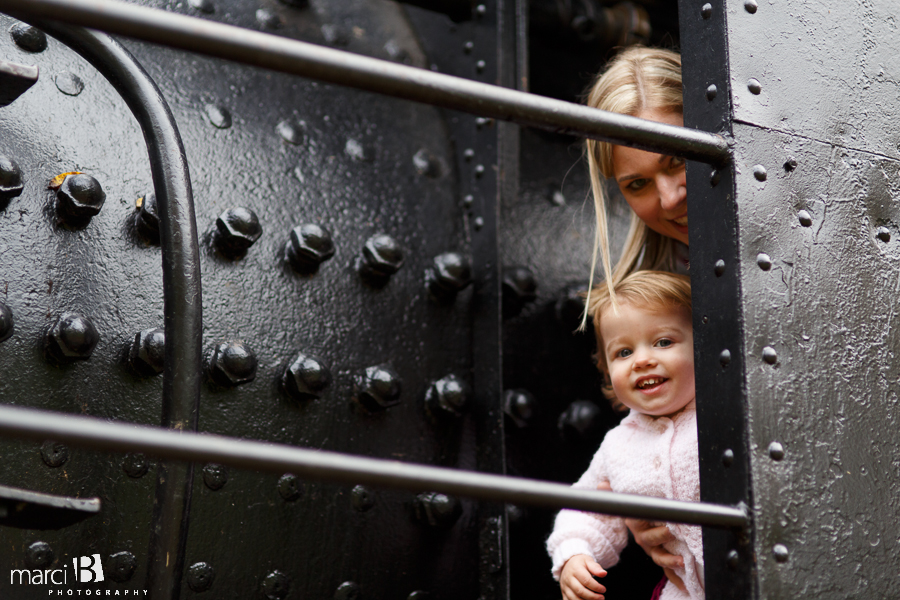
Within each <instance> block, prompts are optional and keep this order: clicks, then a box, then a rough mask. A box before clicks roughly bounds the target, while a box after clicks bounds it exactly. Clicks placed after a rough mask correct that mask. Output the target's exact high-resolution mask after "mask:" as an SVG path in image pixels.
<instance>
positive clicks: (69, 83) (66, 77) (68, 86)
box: [54, 71, 84, 96]
mask: <svg viewBox="0 0 900 600" xmlns="http://www.w3.org/2000/svg"><path fill="white" fill-rule="evenodd" d="M54 81H55V83H56V89H58V90H59V91H61V92H62V93H63V94H65V95H66V96H77V95H78V94H80V93H81V92H83V91H84V82H83V81H82V80H81V78H80V77H79V76H78V75H76V74H75V73H70V72H69V71H63V72H62V73H60V74H59V75H57V76H56V79H55V80H54Z"/></svg>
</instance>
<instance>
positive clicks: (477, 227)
mask: <svg viewBox="0 0 900 600" xmlns="http://www.w3.org/2000/svg"><path fill="white" fill-rule="evenodd" d="M473 225H475V231H481V228H482V227H484V219H482V218H481V217H475V221H474V222H473Z"/></svg>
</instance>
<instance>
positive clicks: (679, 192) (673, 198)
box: [657, 171, 687, 211]
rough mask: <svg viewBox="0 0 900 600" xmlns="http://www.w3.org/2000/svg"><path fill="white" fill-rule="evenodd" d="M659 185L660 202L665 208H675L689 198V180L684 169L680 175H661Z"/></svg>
mask: <svg viewBox="0 0 900 600" xmlns="http://www.w3.org/2000/svg"><path fill="white" fill-rule="evenodd" d="M657 187H658V189H659V204H660V207H662V209H663V210H666V211H672V210H675V209H677V208H678V207H679V206H680V205H682V204H684V202H685V200H686V199H687V182H686V178H685V175H684V172H683V171H682V172H681V173H679V174H678V175H663V176H661V177H660V178H659V182H658V183H657Z"/></svg>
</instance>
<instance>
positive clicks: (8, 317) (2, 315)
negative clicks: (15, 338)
mask: <svg viewBox="0 0 900 600" xmlns="http://www.w3.org/2000/svg"><path fill="white" fill-rule="evenodd" d="M12 334H13V314H12V309H10V308H9V307H8V306H7V305H5V304H3V303H2V302H0V342H3V341H5V340H8V339H9V338H10V336H12Z"/></svg>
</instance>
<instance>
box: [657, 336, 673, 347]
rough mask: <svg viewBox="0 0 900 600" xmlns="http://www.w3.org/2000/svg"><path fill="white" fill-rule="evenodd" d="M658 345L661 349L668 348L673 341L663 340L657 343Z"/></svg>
mask: <svg viewBox="0 0 900 600" xmlns="http://www.w3.org/2000/svg"><path fill="white" fill-rule="evenodd" d="M656 345H657V346H659V347H660V348H668V347H669V346H671V345H672V340H670V339H666V338H663V339H661V340H659V341H658V342H656Z"/></svg>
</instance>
